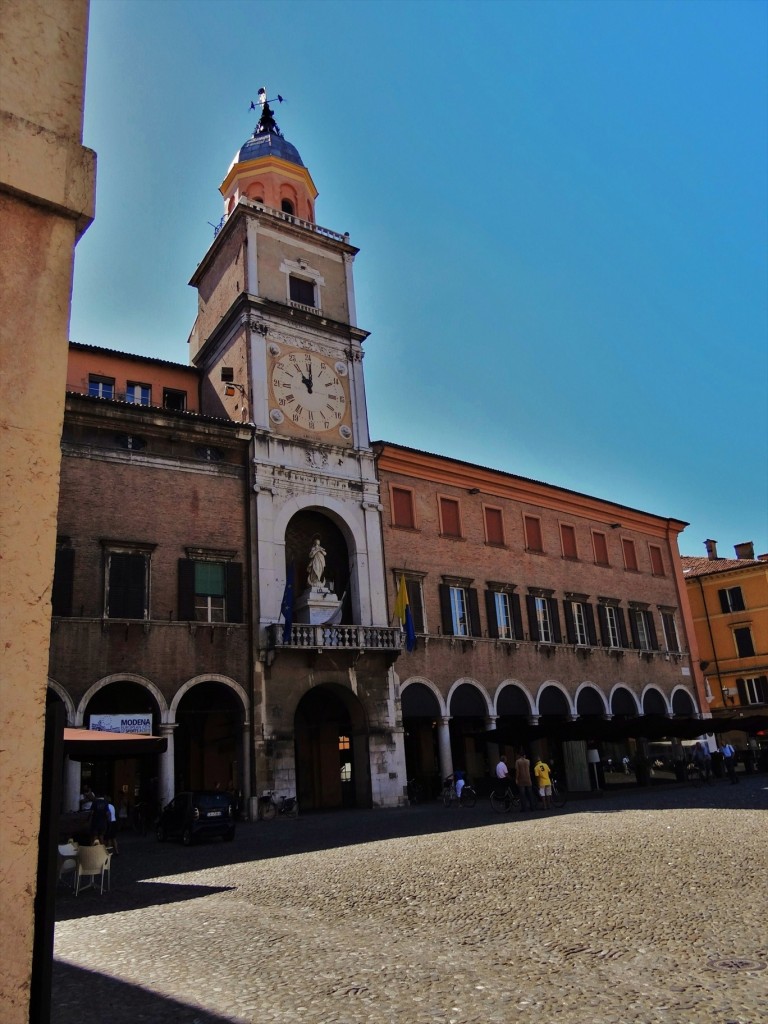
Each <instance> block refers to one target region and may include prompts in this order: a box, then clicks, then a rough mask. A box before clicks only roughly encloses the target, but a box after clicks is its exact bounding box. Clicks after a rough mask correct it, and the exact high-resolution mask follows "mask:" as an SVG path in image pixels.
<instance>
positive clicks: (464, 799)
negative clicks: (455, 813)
mask: <svg viewBox="0 0 768 1024" xmlns="http://www.w3.org/2000/svg"><path fill="white" fill-rule="evenodd" d="M442 800H443V806H444V807H450V806H451V805H452V804H457V805H458V806H460V807H474V806H475V804H476V803H477V793H476V792H475V790H474V788H473V787H472V786H470V784H469V783H468V782H465V783H464V785H463V786H462V787H461V792H459V791H458V789H457V788H456V779H455V778H454V776H453V775H449V776H448V777H447V779H445V781H444V782H443V793H442Z"/></svg>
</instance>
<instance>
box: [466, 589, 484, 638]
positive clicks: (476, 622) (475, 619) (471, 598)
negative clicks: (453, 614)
mask: <svg viewBox="0 0 768 1024" xmlns="http://www.w3.org/2000/svg"><path fill="white" fill-rule="evenodd" d="M467 603H468V604H469V633H470V636H482V635H483V631H482V629H481V628H480V605H479V602H478V600H477V590H476V589H475V587H469V588H468V589H467Z"/></svg>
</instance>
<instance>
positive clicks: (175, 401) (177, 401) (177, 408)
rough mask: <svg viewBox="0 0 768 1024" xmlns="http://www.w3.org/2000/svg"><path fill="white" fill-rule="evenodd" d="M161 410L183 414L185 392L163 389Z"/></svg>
mask: <svg viewBox="0 0 768 1024" xmlns="http://www.w3.org/2000/svg"><path fill="white" fill-rule="evenodd" d="M163 408H164V409H170V410H171V411H172V412H184V411H185V410H186V408H187V392H186V391H176V390H175V388H163Z"/></svg>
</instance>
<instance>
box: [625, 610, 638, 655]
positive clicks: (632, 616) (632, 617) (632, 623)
mask: <svg viewBox="0 0 768 1024" xmlns="http://www.w3.org/2000/svg"><path fill="white" fill-rule="evenodd" d="M638 614H639V612H636V611H634V610H631V611H630V613H629V630H630V632H631V634H632V646H633V647H634V648H636V649H637V648H639V647H640V633H639V632H638V629H637V616H638ZM624 646H625V647H626V646H627V645H626V644H624Z"/></svg>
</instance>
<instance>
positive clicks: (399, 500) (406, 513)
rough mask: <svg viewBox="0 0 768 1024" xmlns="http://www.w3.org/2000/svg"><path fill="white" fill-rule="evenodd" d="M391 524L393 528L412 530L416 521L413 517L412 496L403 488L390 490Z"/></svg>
mask: <svg viewBox="0 0 768 1024" xmlns="http://www.w3.org/2000/svg"><path fill="white" fill-rule="evenodd" d="M392 522H393V523H394V524H395V526H405V527H408V528H409V529H413V527H414V526H415V525H416V521H415V518H414V515H413V494H412V492H411V491H407V490H406V489H405V488H404V487H393V488H392Z"/></svg>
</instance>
